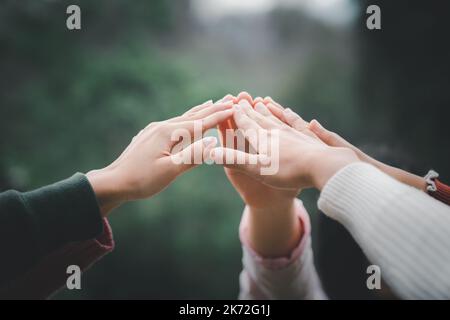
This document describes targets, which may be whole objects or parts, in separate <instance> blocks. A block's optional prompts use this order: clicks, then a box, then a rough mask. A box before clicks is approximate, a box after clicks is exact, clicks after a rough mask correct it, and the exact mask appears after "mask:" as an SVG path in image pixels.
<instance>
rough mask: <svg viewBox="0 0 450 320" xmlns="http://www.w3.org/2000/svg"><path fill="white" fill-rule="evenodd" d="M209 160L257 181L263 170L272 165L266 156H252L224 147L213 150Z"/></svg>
mask: <svg viewBox="0 0 450 320" xmlns="http://www.w3.org/2000/svg"><path fill="white" fill-rule="evenodd" d="M209 158H210V159H211V160H212V161H214V163H216V164H219V165H223V166H224V167H226V168H230V169H236V170H238V171H241V172H244V173H246V174H248V175H249V176H252V177H254V178H256V179H257V180H260V179H259V178H260V176H261V168H262V167H263V166H267V165H269V163H270V158H269V157H268V156H266V155H260V154H251V153H246V152H243V151H240V150H235V149H230V148H224V147H218V148H214V149H212V150H211V152H210V154H209Z"/></svg>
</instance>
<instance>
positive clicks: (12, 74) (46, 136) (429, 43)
mask: <svg viewBox="0 0 450 320" xmlns="http://www.w3.org/2000/svg"><path fill="white" fill-rule="evenodd" d="M69 4H78V5H79V6H80V7H81V11H82V29H81V30H80V31H69V30H67V28H66V18H67V15H66V13H65V11H66V8H67V6H68V5H69ZM369 4H378V5H380V7H381V10H382V30H379V31H369V30H367V28H366V26H365V20H366V17H367V15H366V13H365V9H366V8H367V6H368V5H369ZM449 12H450V4H449V3H448V2H446V1H436V0H433V1H425V0H423V1H418V0H414V1H406V0H399V1H364V0H362V1H357V0H279V1H276V0H261V1H257V0H246V1H242V0H190V1H188V0H152V1H144V0H135V1H127V0H95V1H92V0H89V1H88V0H85V1H76V0H71V1H65V0H64V1H63V0H61V1H57V0H47V1H44V0H21V1H15V0H1V1H0V111H1V112H0V147H1V148H0V190H5V189H9V188H15V189H19V190H28V189H31V188H35V187H38V186H41V185H44V184H48V183H51V182H54V181H57V180H60V179H63V178H65V177H68V176H70V175H72V174H73V173H74V172H76V171H80V172H87V171H89V170H91V169H95V168H100V167H102V166H105V165H107V164H109V163H110V162H111V161H112V160H113V159H114V158H115V157H116V156H118V154H120V152H121V150H122V149H124V148H125V146H126V145H127V144H128V142H129V141H130V139H131V138H132V137H133V135H134V134H135V133H137V132H138V131H139V130H140V129H141V128H142V127H144V126H145V125H147V124H148V123H149V122H152V121H156V120H163V119H166V118H169V117H173V116H175V115H177V114H180V113H183V112H184V111H185V110H187V109H188V108H189V107H191V106H194V105H197V104H199V103H202V102H204V101H206V100H208V99H210V98H212V99H218V98H221V97H222V96H224V95H225V94H227V93H234V94H237V93H238V92H240V91H242V90H247V91H248V92H250V93H251V94H252V95H254V96H258V95H261V96H267V95H270V96H272V97H274V98H275V99H276V100H278V101H279V102H280V103H282V104H283V105H286V106H289V107H291V108H293V109H294V110H296V111H297V112H299V113H300V114H301V115H302V116H303V117H304V118H305V119H308V120H309V119H312V118H317V119H320V121H321V122H322V123H323V124H324V125H325V126H327V127H328V128H330V129H332V130H334V131H336V132H339V133H340V134H341V135H343V136H344V137H346V138H348V139H349V140H350V141H351V142H353V143H354V144H356V145H358V146H361V147H363V148H366V150H370V152H371V153H372V154H375V155H377V156H379V157H380V158H381V159H385V158H386V159H394V160H392V161H395V162H396V163H397V165H400V166H402V165H403V164H404V166H408V168H413V169H411V170H414V171H415V173H418V174H425V173H426V172H427V170H428V169H429V168H431V167H432V168H435V169H436V170H437V171H438V172H440V174H441V176H442V178H443V180H446V181H449V180H450V165H449V157H450V146H449V136H450V135H449V130H448V124H447V123H448V121H449V113H450V112H449V109H450V90H449V88H450V86H449V85H450V83H449V82H450V62H449V58H450V48H449V45H448V38H449V36H450V26H449V25H448V18H447V16H448V13H449ZM317 197H318V194H317V192H315V191H313V190H307V191H305V192H303V193H302V194H301V198H302V200H303V201H304V203H305V206H306V207H307V209H308V210H309V211H310V213H311V215H312V218H313V221H314V224H317V220H318V219H317V216H319V215H320V213H317V212H316V210H317V209H316V201H317ZM242 209H243V203H242V201H241V199H240V198H239V196H238V195H237V193H236V192H235V191H234V189H233V188H232V187H231V185H230V184H229V183H228V181H227V179H226V177H225V175H224V173H223V170H222V169H221V168H219V167H214V166H202V167H200V168H198V169H196V170H193V171H191V172H189V173H188V174H186V175H184V176H182V177H181V178H180V179H178V180H177V181H176V183H174V184H172V185H171V186H170V187H169V188H168V189H167V190H166V191H164V192H163V193H161V194H159V195H157V196H155V197H154V198H152V199H150V200H146V201H139V202H135V203H129V204H127V205H125V206H123V207H121V208H120V209H118V210H117V211H116V212H114V213H113V214H112V215H111V218H110V221H111V224H112V227H113V230H114V234H115V239H116V244H117V247H116V249H115V251H114V252H113V253H112V254H109V255H108V256H106V257H105V258H104V259H103V260H102V261H100V262H99V263H98V264H97V265H96V266H95V267H94V268H93V269H91V270H90V271H88V272H87V273H86V274H85V275H84V276H83V280H82V286H83V289H82V290H79V291H68V290H63V291H61V292H60V293H59V294H58V295H57V296H56V297H55V298H58V299H89V298H98V299H100V298H101V299H107V298H113V299H122V298H149V299H152V298H153V299H162V298H170V299H185V298H188V299H194V298H205V299H218V298H222V299H228V298H230V299H233V298H236V297H237V293H238V289H239V286H238V274H239V272H240V270H241V261H240V259H241V250H240V243H239V240H238V231H237V230H238V224H239V220H240V215H241V212H242ZM320 231H321V230H320V228H318V227H316V226H315V225H313V242H314V249H315V254H316V255H319V254H320V252H326V251H325V249H323V248H328V249H329V248H330V246H328V244H327V239H328V240H329V239H330V238H331V237H332V234H330V236H328V235H327V234H326V233H324V232H322V234H320V235H319V232H320ZM322 231H323V230H322ZM328 242H330V241H328ZM331 248H332V250H331V252H330V256H332V255H333V254H334V255H335V256H336V260H335V262H333V261H331V262H330V261H328V260H326V259H323V258H321V257H320V256H318V257H316V260H317V261H318V264H319V270H320V271H321V272H322V270H325V269H327V267H328V269H330V268H329V267H330V265H331V266H334V263H336V268H335V271H334V272H335V273H333V268H331V271H330V270H328V273H327V275H324V276H323V278H324V279H325V280H327V281H331V282H330V283H331V284H330V285H328V284H327V283H325V284H324V285H325V287H326V288H328V287H330V288H333V283H332V282H333V279H336V278H342V273H340V272H341V271H342V270H349V269H351V268H350V267H349V266H348V265H347V264H349V263H351V256H350V257H348V259H347V258H346V259H339V256H341V257H342V255H341V254H343V253H345V252H347V251H346V247H345V246H341V247H339V246H335V247H331ZM329 251H330V250H329ZM321 263H327V265H326V266H320V264H321ZM339 270H341V271H339ZM330 272H331V273H330ZM342 272H344V271H342ZM355 272H361V275H362V276H363V277H364V276H365V273H364V272H365V269H360V270H359V271H358V269H357V270H356V271H355ZM344 273H345V272H344ZM325 282H326V281H325ZM341 287H342V286H341ZM350 287H351V286H349V288H350ZM342 290H343V292H340V293H339V290H337V291H336V290H335V291H333V290H331V291H333V292H331V293H330V296H331V297H337V298H342V297H356V298H358V297H359V298H365V297H366V296H364V294H361V296H358V295H357V293H355V292H356V291H354V292H348V290H347V291H346V288H345V286H344V288H343V289H342ZM349 290H350V289H349Z"/></svg>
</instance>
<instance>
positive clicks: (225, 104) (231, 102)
mask: <svg viewBox="0 0 450 320" xmlns="http://www.w3.org/2000/svg"><path fill="white" fill-rule="evenodd" d="M220 105H223V106H226V107H231V106H232V105H233V101H223V102H221V103H220Z"/></svg>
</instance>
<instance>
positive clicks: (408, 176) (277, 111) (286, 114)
mask: <svg viewBox="0 0 450 320" xmlns="http://www.w3.org/2000/svg"><path fill="white" fill-rule="evenodd" d="M264 103H265V104H266V106H267V107H268V108H269V109H270V111H271V112H272V113H273V114H274V115H276V116H277V117H278V118H279V119H280V120H282V121H284V122H285V123H287V124H289V125H290V126H292V127H293V128H295V129H297V130H299V131H301V132H304V133H305V132H310V134H314V135H315V136H316V137H318V138H319V139H320V140H321V141H323V142H324V143H326V144H327V145H329V146H331V147H338V148H348V149H351V150H353V152H355V154H356V156H357V157H358V158H359V160H361V161H363V162H367V163H369V164H371V165H373V166H375V167H377V168H378V169H380V170H381V171H383V172H384V173H386V174H388V175H390V176H391V177H393V178H394V179H397V180H399V181H401V182H403V183H406V184H408V185H410V186H413V187H415V188H417V189H420V190H423V191H426V181H425V179H424V178H423V177H421V176H417V175H415V174H412V173H410V172H407V171H405V170H402V169H399V168H395V167H392V166H390V165H387V164H385V163H383V162H381V161H378V160H376V159H374V158H372V157H370V156H369V155H367V154H366V153H364V152H363V151H361V150H360V149H358V148H357V147H355V146H354V145H352V144H351V143H350V142H348V141H347V140H345V139H344V138H343V137H341V136H340V135H338V134H337V133H335V132H332V131H329V130H327V129H325V128H324V127H323V126H322V125H321V124H320V123H319V121H317V120H315V119H314V120H312V121H311V122H309V123H308V122H306V121H304V120H303V119H302V118H301V117H300V116H299V115H298V114H296V113H295V112H293V111H292V110H290V109H285V108H283V107H282V106H281V105H280V104H279V103H277V102H275V101H273V100H272V99H271V98H267V99H265V101H264Z"/></svg>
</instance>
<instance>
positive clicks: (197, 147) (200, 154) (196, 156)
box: [170, 137, 217, 172]
mask: <svg viewBox="0 0 450 320" xmlns="http://www.w3.org/2000/svg"><path fill="white" fill-rule="evenodd" d="M216 145H217V139H216V138H215V137H205V138H203V139H201V140H198V141H196V142H194V143H192V144H190V145H188V146H187V147H186V148H184V149H183V150H181V151H180V152H177V153H175V154H172V155H171V156H170V160H171V161H172V164H173V165H175V166H177V168H178V170H179V171H180V172H183V171H185V170H187V169H190V168H192V167H194V166H197V165H199V164H202V163H203V162H204V161H205V160H206V159H207V157H209V154H210V152H211V150H212V148H214V147H215V146H216Z"/></svg>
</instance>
